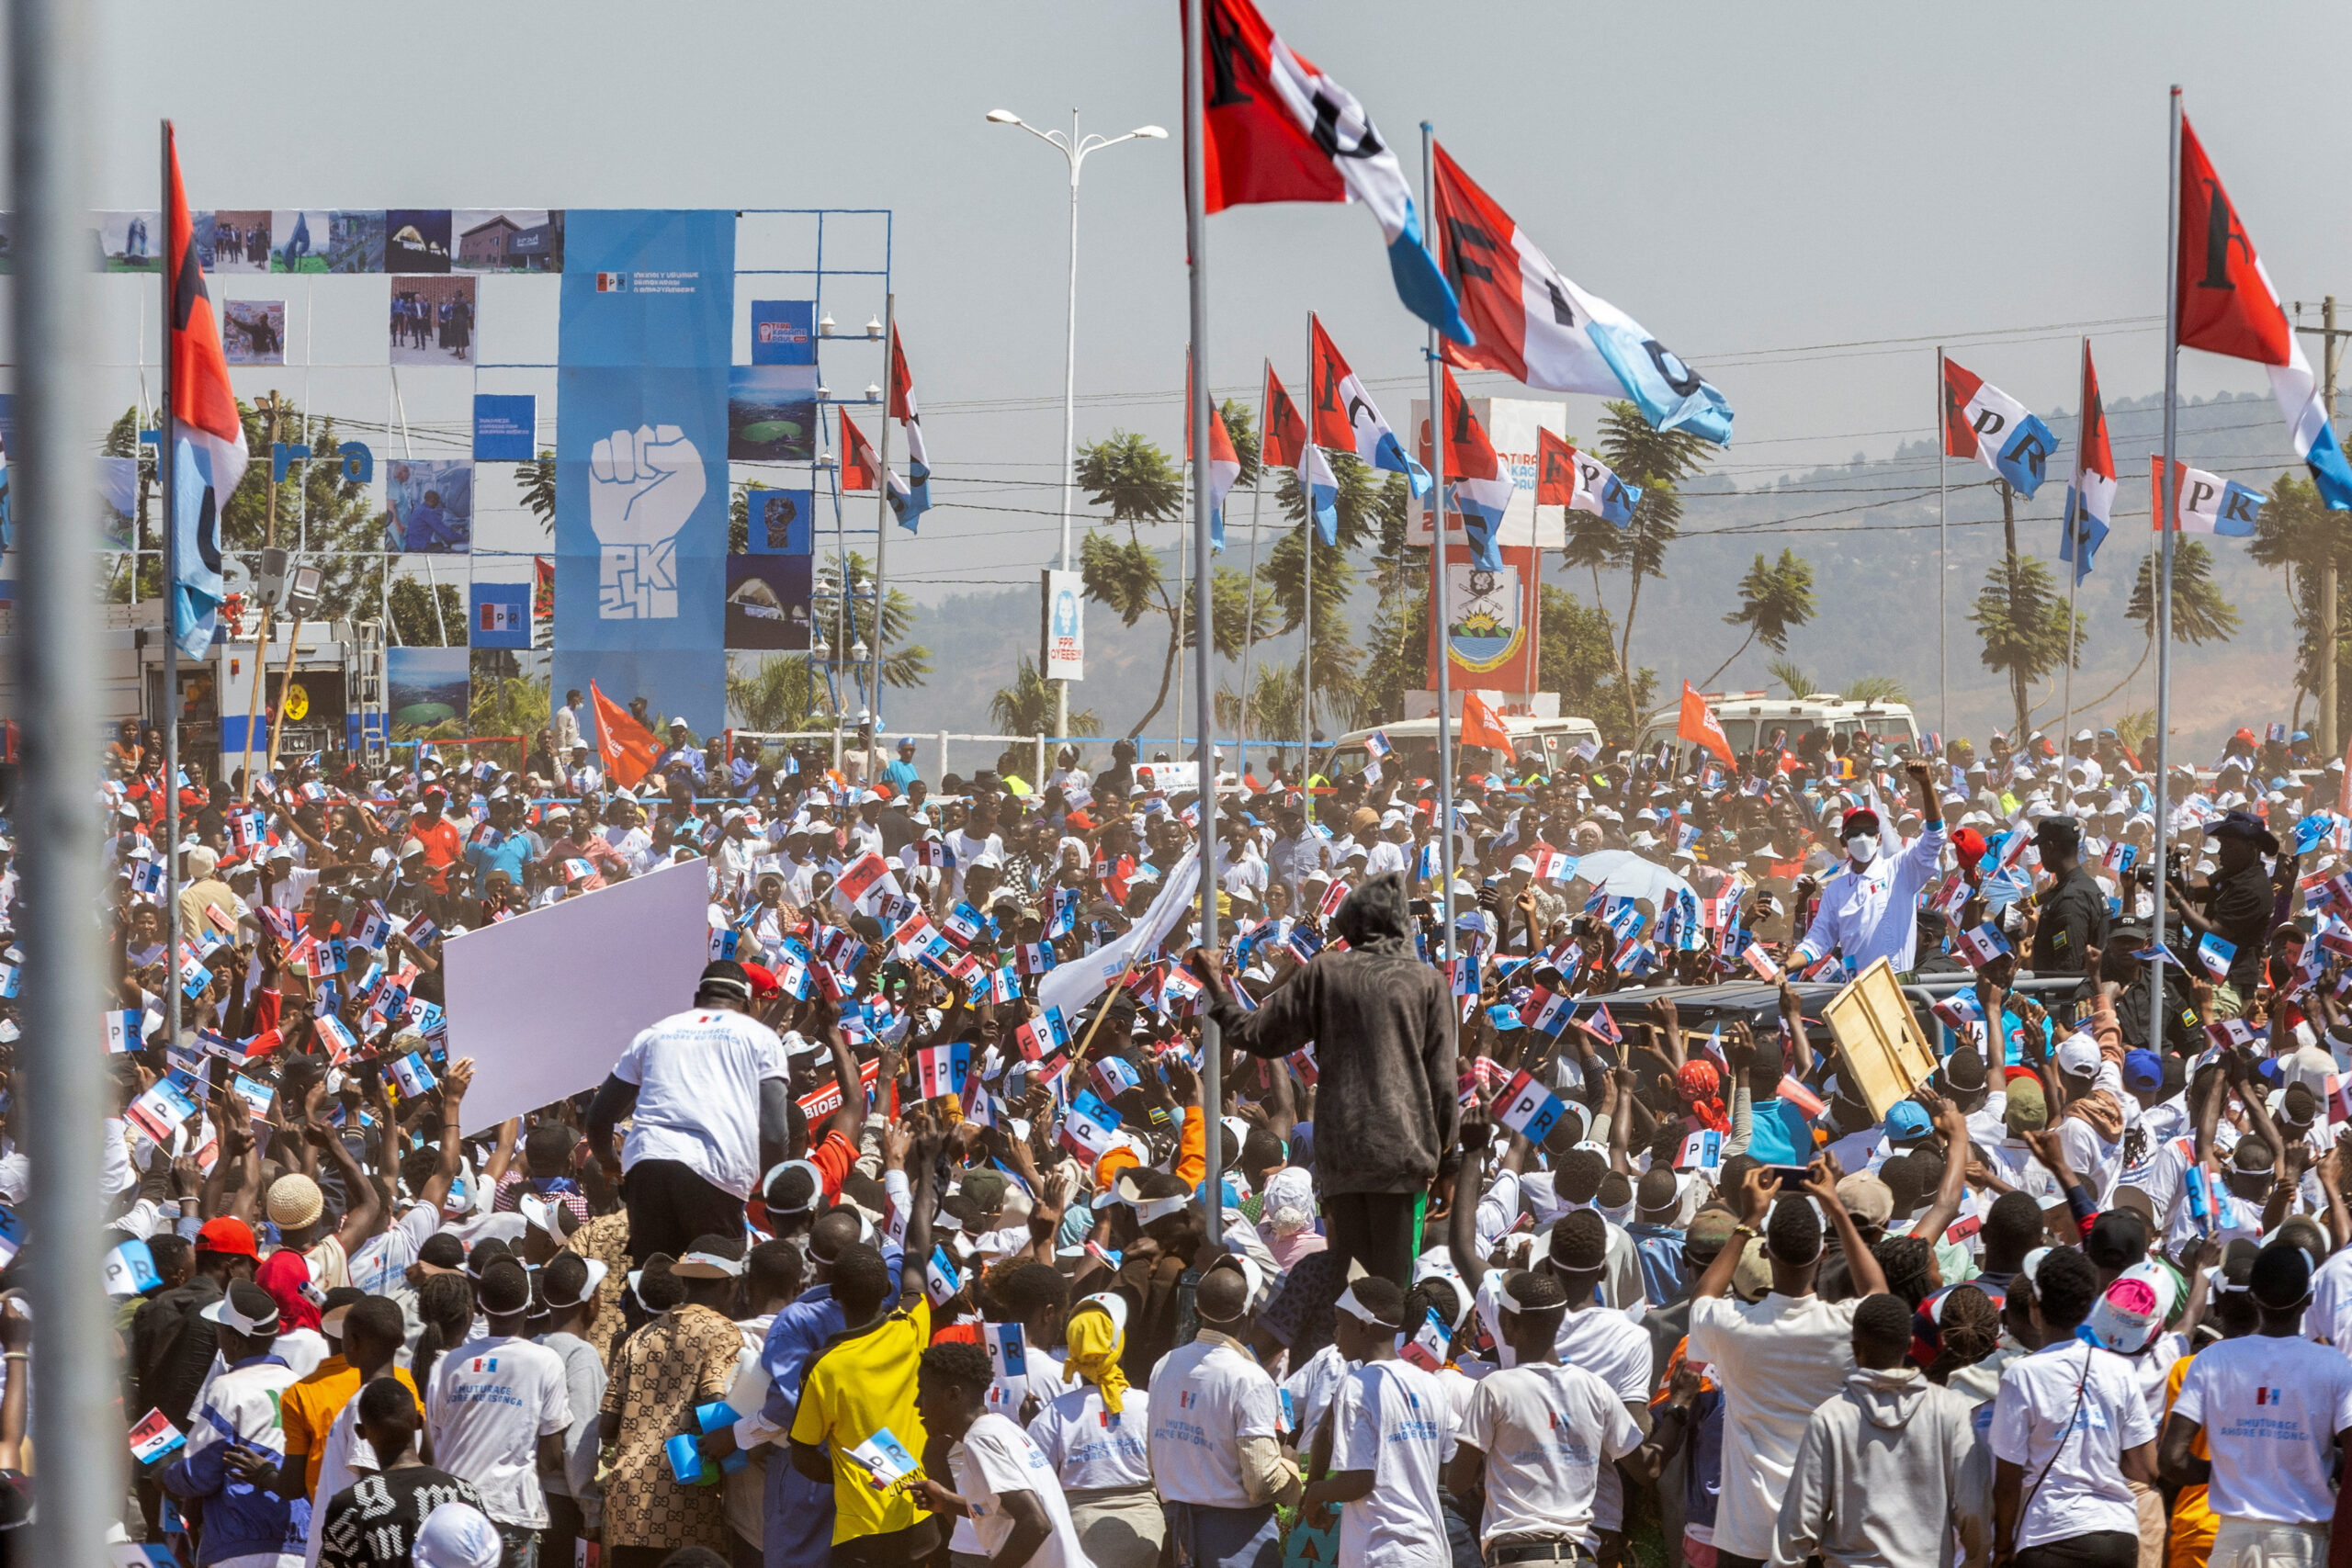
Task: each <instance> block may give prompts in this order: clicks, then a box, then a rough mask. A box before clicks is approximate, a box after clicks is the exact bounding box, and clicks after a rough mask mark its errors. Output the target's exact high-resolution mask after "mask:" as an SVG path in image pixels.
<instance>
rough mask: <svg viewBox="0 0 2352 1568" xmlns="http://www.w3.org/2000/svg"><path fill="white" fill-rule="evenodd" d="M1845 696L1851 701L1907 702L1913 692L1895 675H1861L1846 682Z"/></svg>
mask: <svg viewBox="0 0 2352 1568" xmlns="http://www.w3.org/2000/svg"><path fill="white" fill-rule="evenodd" d="M1845 697H1846V700H1847V701H1848V702H1849V703H1907V702H1909V701H1910V700H1911V694H1910V693H1909V692H1907V691H1905V689H1904V686H1903V682H1902V681H1901V680H1900V679H1898V678H1897V677H1895V676H1893V675H1859V676H1856V677H1855V678H1854V679H1853V680H1851V681H1849V682H1846V691H1845Z"/></svg>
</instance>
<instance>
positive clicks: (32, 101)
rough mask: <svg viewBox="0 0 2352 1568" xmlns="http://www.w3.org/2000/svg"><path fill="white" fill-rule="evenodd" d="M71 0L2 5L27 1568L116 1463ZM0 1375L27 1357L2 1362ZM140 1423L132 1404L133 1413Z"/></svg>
mask: <svg viewBox="0 0 2352 1568" xmlns="http://www.w3.org/2000/svg"><path fill="white" fill-rule="evenodd" d="M95 16H96V12H95V10H94V8H93V7H91V6H85V5H81V4H77V3H76V0H12V4H11V5H10V6H9V8H8V97H9V103H8V120H9V126H8V130H9V139H8V142H9V186H10V188H9V192H8V196H9V200H8V206H9V207H10V209H12V210H13V211H14V213H15V226H16V232H15V236H14V238H15V242H16V247H15V248H16V276H15V279H14V288H13V299H12V301H11V302H12V306H13V315H14V319H13V320H12V321H11V322H10V329H11V330H10V335H11V337H12V339H13V346H14V348H15V351H16V352H15V355H14V357H15V360H16V362H17V377H16V394H17V419H16V442H15V445H14V446H12V447H11V449H10V450H9V452H8V454H7V462H8V469H9V473H8V481H9V498H8V501H9V510H10V512H11V513H12V515H13V516H14V518H15V522H16V536H17V540H16V542H17V549H18V551H19V552H20V554H21V560H20V563H19V565H18V567H17V595H16V611H17V625H16V628H15V630H16V637H15V641H16V649H15V657H16V660H17V692H18V699H17V700H18V703H19V707H18V709H17V723H18V725H19V726H20V727H21V730H22V734H23V739H24V750H23V753H22V755H23V766H22V767H21V768H20V769H19V770H18V773H17V795H16V801H15V807H14V809H13V810H12V811H11V813H10V818H11V826H12V828H13V829H14V831H15V834H16V840H17V854H18V857H19V863H20V864H21V865H22V867H23V875H24V893H23V897H24V900H25V905H26V907H27V908H28V909H29V910H31V911H32V916H31V919H28V920H26V921H24V922H22V923H21V924H20V925H19V927H18V929H17V941H18V942H20V943H22V945H23V947H24V950H25V966H24V967H25V985H24V998H23V1002H22V1017H23V1024H24V1033H23V1036H22V1038H21V1040H20V1041H19V1042H18V1044H17V1060H18V1062H19V1064H20V1065H21V1066H24V1067H25V1068H26V1069H27V1070H26V1071H25V1072H24V1073H23V1074H22V1075H21V1076H20V1077H19V1078H18V1079H17V1082H18V1085H19V1088H20V1092H21V1093H22V1094H23V1096H24V1100H25V1104H24V1108H23V1113H22V1114H19V1115H18V1116H17V1117H16V1118H15V1122H16V1125H17V1127H18V1128H19V1129H21V1130H22V1131H23V1134H24V1136H25V1140H26V1152H27V1154H28V1156H30V1159H31V1162H32V1190H31V1199H30V1206H29V1213H28V1216H27V1218H28V1221H29V1223H28V1225H27V1227H26V1228H27V1231H28V1240H27V1246H28V1247H29V1248H30V1250H31V1253H32V1256H33V1259H34V1267H33V1269H31V1271H30V1272H31V1275H32V1279H31V1289H32V1297H33V1347H34V1353H35V1355H36V1356H37V1357H38V1358H39V1360H40V1391H39V1394H38V1397H36V1398H35V1400H34V1402H33V1411H32V1418H33V1432H32V1435H33V1443H34V1452H35V1456H36V1457H35V1461H34V1470H35V1472H36V1481H35V1508H36V1513H35V1517H34V1522H33V1525H32V1527H31V1529H30V1531H29V1533H30V1534H31V1536H32V1541H31V1544H30V1547H29V1550H28V1552H27V1554H26V1556H25V1561H27V1562H39V1563H41V1564H42V1565H43V1568H101V1565H102V1564H104V1563H105V1562H107V1549H106V1545H105V1540H106V1533H107V1526H108V1525H109V1524H111V1523H113V1522H114V1521H115V1519H116V1518H117V1517H119V1513H120V1510H121V1506H122V1499H123V1495H124V1488H123V1480H124V1466H125V1464H126V1463H127V1462H128V1455H127V1453H126V1450H125V1449H124V1447H123V1442H122V1427H123V1423H122V1416H121V1414H120V1412H119V1411H118V1410H117V1409H116V1402H117V1398H118V1395H119V1388H120V1383H119V1380H118V1379H117V1377H116V1373H115V1364H114V1356H113V1347H112V1343H111V1339H112V1331H111V1325H112V1322H113V1314H112V1312H111V1311H110V1310H109V1309H108V1306H107V1299H106V1296H105V1295H104V1293H103V1292H102V1276H101V1270H102V1268H103V1265H104V1256H103V1254H104V1247H103V1245H102V1233H101V1231H100V1229H99V1224H100V1203H101V1198H100V1194H99V1191H98V1172H99V1147H100V1143H99V1140H100V1139H102V1138H103V1137H104V1136H105V1134H106V1118H107V1116H108V1115H109V1114H111V1113H112V1111H113V1109H114V1108H113V1106H112V1105H111V1104H109V1103H108V1102H107V1101H108V1097H107V1093H106V1085H107V1070H106V1068H107V1056H106V1051H105V1047H104V1045H103V1043H102V1042H101V1036H100V1034H99V1030H98V1016H97V1015H98V1013H99V1012H100V1008H99V1005H98V998H99V995H100V978H99V973H98V927H97V922H96V918H95V911H96V909H97V908H98V905H99V887H98V845H97V814H96V809H95V807H93V806H92V804H91V802H92V791H93V790H94V789H95V788H96V782H97V778H98V731H97V691H96V682H95V681H94V679H93V672H94V671H95V670H96V666H97V648H96V636H95V623H96V617H97V593H96V583H95V581H93V575H94V573H95V571H96V566H97V547H98V534H97V527H96V517H95V516H94V515H93V513H92V507H91V491H90V459H91V457H92V456H93V453H94V443H93V442H92V441H91V439H90V436H91V434H92V433H93V427H92V426H91V424H90V423H89V421H88V418H87V414H88V412H89V410H88V397H89V389H90V382H89V368H88V367H89V355H88V320H89V316H88V308H87V306H88V296H89V293H90V284H89V276H90V271H91V251H90V211H91V208H92V206H93V203H92V202H91V200H90V187H89V146H88V140H87V136H88V129H89V124H90V119H89V116H90V112H91V108H92V104H93V100H92V98H91V95H90V89H91V85H92V84H91V82H90V76H89V48H88V44H89V36H90V26H91V23H92V20H93V18H94V17H95ZM9 1370H10V1371H11V1373H12V1374H15V1373H17V1372H18V1371H21V1369H20V1368H11V1369H9ZM132 1414H133V1415H134V1416H136V1415H139V1414H143V1412H133V1413H132Z"/></svg>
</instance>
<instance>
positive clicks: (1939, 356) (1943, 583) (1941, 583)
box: [1936, 344, 2024, 743]
mask: <svg viewBox="0 0 2352 1568" xmlns="http://www.w3.org/2000/svg"><path fill="white" fill-rule="evenodd" d="M1948 398H1949V394H1948V393H1946V392H1945V390H1944V350H1943V345H1942V344H1937V345H1936V733H1938V734H1939V735H1941V736H1942V737H1944V739H1945V740H1946V742H1947V743H1949V742H1950V740H1951V645H1950V642H1949V640H1948V631H1947V622H1949V620H1950V619H1951V617H1950V616H1949V615H1947V614H1946V613H1945V609H1944V606H1945V604H1946V602H1947V601H1948V600H1949V599H1950V598H1951V491H1950V490H1949V489H1947V488H1946V487H1947V483H1948V480H1947V477H1946V472H1945V470H1946V469H1947V468H1949V467H1950V464H1949V462H1948V461H1947V460H1946V453H1945V450H1944V448H1945V446H1946V443H1945V441H1944V404H1945V402H1946V401H1947V400H1948ZM2018 739H2019V740H2020V742H2022V740H2023V739H2024V738H2023V737H2019V738H2018Z"/></svg>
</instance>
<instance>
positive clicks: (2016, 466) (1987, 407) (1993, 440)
mask: <svg viewBox="0 0 2352 1568" xmlns="http://www.w3.org/2000/svg"><path fill="white" fill-rule="evenodd" d="M2057 449H2058V441H2057V438H2056V437H2055V436H2053V435H2052V434H2050V427H2049V426H2048V425H2046V424H2044V423H2041V420H2040V419H2038V418H2036V417H2035V416H2034V414H2033V412H2032V411H2031V410H2030V409H2028V408H2027V407H2026V406H2025V405H2024V404H2023V403H2021V402H2019V401H2018V400H2016V399H2015V398H2013V397H2011V396H2009V395H2008V394H2007V392H2004V391H2002V390H2001V389H1999V388H1998V387H1994V386H1989V385H1987V384H1986V383H1985V378H1983V377H1981V376H1978V375H1977V374H1975V373H1974V372H1973V371H1970V370H1963V369H1962V368H1961V367H1960V366H1959V365H1957V364H1955V363H1954V362H1953V361H1951V360H1949V359H1947V360H1945V361H1944V455H1945V456H1946V457H1973V458H1975V459H1976V460H1977V461H1978V462H1980V463H1982V464H1984V465H1985V467H1986V468H1990V469H1992V470H1993V471H1994V472H1995V473H1996V474H1998V475H2000V476H2001V477H2002V478H2003V479H2007V480H2008V481H2009V488H2010V489H2011V490H2014V491H2017V492H2018V494H2019V495H2021V496H2024V497H2026V498H2028V499H2029V500H2030V499H2031V498H2032V495H2033V492H2034V491H2037V490H2040V489H2041V481H2042V479H2043V477H2044V474H2043V470H2044V468H2046V467H2047V466H2048V464H2049V462H2050V457H2051V454H2052V453H2053V452H2055V451H2057Z"/></svg>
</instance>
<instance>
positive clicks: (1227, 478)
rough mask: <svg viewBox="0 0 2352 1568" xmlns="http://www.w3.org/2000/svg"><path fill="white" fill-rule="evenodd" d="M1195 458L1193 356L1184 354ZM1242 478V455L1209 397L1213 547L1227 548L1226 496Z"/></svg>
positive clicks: (1187, 446) (1187, 418) (1189, 455)
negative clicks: (1235, 447)
mask: <svg viewBox="0 0 2352 1568" xmlns="http://www.w3.org/2000/svg"><path fill="white" fill-rule="evenodd" d="M1192 461H1193V360H1192V356H1191V355H1185V357H1184V462H1185V464H1186V465H1187V466H1188V467H1189V466H1190V465H1191V463H1192ZM1240 478H1241V455H1240V454H1239V453H1238V452H1236V451H1235V450H1234V449H1233V437H1232V436H1231V435H1230V434H1227V431H1226V428H1225V416H1224V415H1223V414H1221V413H1219V412H1217V407H1216V399H1214V398H1212V399H1210V400H1209V547H1210V548H1211V549H1215V550H1221V549H1223V548H1225V498H1226V497H1227V495H1228V494H1230V493H1231V492H1232V490H1233V486H1234V483H1235V481H1237V480H1238V479H1240Z"/></svg>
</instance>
